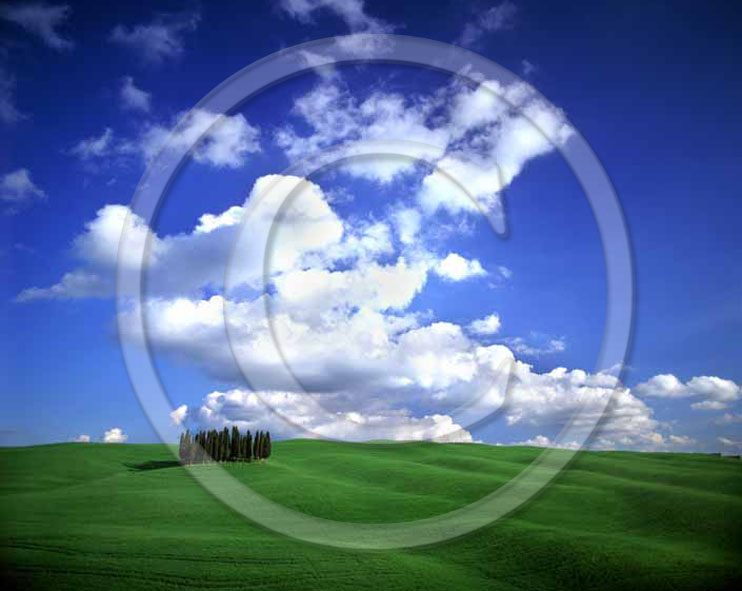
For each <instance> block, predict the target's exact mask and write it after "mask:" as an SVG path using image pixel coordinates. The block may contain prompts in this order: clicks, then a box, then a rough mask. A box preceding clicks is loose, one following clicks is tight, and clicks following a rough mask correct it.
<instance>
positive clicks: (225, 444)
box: [222, 427, 232, 462]
mask: <svg viewBox="0 0 742 591" xmlns="http://www.w3.org/2000/svg"><path fill="white" fill-rule="evenodd" d="M231 449H232V440H231V438H230V436H229V429H227V427H224V429H223V430H222V462H227V461H229V456H230V454H231Z"/></svg>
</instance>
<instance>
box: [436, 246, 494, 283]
mask: <svg viewBox="0 0 742 591" xmlns="http://www.w3.org/2000/svg"><path fill="white" fill-rule="evenodd" d="M435 272H436V273H437V274H438V275H440V276H441V277H442V278H443V279H446V280H448V281H463V280H464V279H470V278H472V277H481V276H483V275H486V274H487V272H486V271H485V270H484V268H483V267H482V264H481V263H480V262H479V261H478V260H477V259H473V260H467V259H465V258H464V257H462V256H461V255H460V254H457V253H455V252H451V253H449V254H448V255H447V256H446V258H444V259H443V260H442V261H439V262H438V264H437V265H436V266H435Z"/></svg>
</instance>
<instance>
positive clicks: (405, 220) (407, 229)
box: [392, 208, 422, 245]
mask: <svg viewBox="0 0 742 591" xmlns="http://www.w3.org/2000/svg"><path fill="white" fill-rule="evenodd" d="M392 219H393V221H394V225H395V227H396V229H397V234H398V235H399V240H400V242H402V244H406V245H410V244H414V243H415V241H416V240H417V236H418V234H419V232H420V223H421V221H422V216H421V215H420V212H419V211H418V210H416V209H413V208H404V209H400V210H397V211H395V212H394V214H393V215H392Z"/></svg>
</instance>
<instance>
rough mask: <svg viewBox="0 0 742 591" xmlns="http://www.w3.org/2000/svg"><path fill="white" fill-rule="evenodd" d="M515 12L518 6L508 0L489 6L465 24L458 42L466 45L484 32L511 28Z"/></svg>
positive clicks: (480, 36)
mask: <svg viewBox="0 0 742 591" xmlns="http://www.w3.org/2000/svg"><path fill="white" fill-rule="evenodd" d="M517 12H518V7H517V6H516V5H515V4H514V3H512V2H510V1H509V0H505V2H501V3H500V4H496V5H495V6H491V7H490V8H488V9H487V10H485V11H484V12H482V13H480V14H478V15H477V16H476V18H475V19H474V20H473V21H472V22H469V23H467V24H466V26H465V27H464V30H463V31H462V32H461V36H460V37H459V40H458V42H459V43H460V44H461V45H463V46H465V47H468V46H471V45H474V44H475V43H476V42H477V41H479V40H480V39H481V38H482V36H483V35H484V34H485V33H491V32H494V31H502V30H505V29H510V28H512V27H513V25H514V24H515V15H516V14H517Z"/></svg>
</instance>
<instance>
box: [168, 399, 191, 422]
mask: <svg viewBox="0 0 742 591" xmlns="http://www.w3.org/2000/svg"><path fill="white" fill-rule="evenodd" d="M186 418H188V405H186V404H181V405H180V406H179V407H178V408H176V409H175V410H174V411H173V412H171V413H170V419H171V420H172V421H173V425H175V426H176V427H177V426H180V425H182V424H183V423H184V422H185V420H186Z"/></svg>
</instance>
